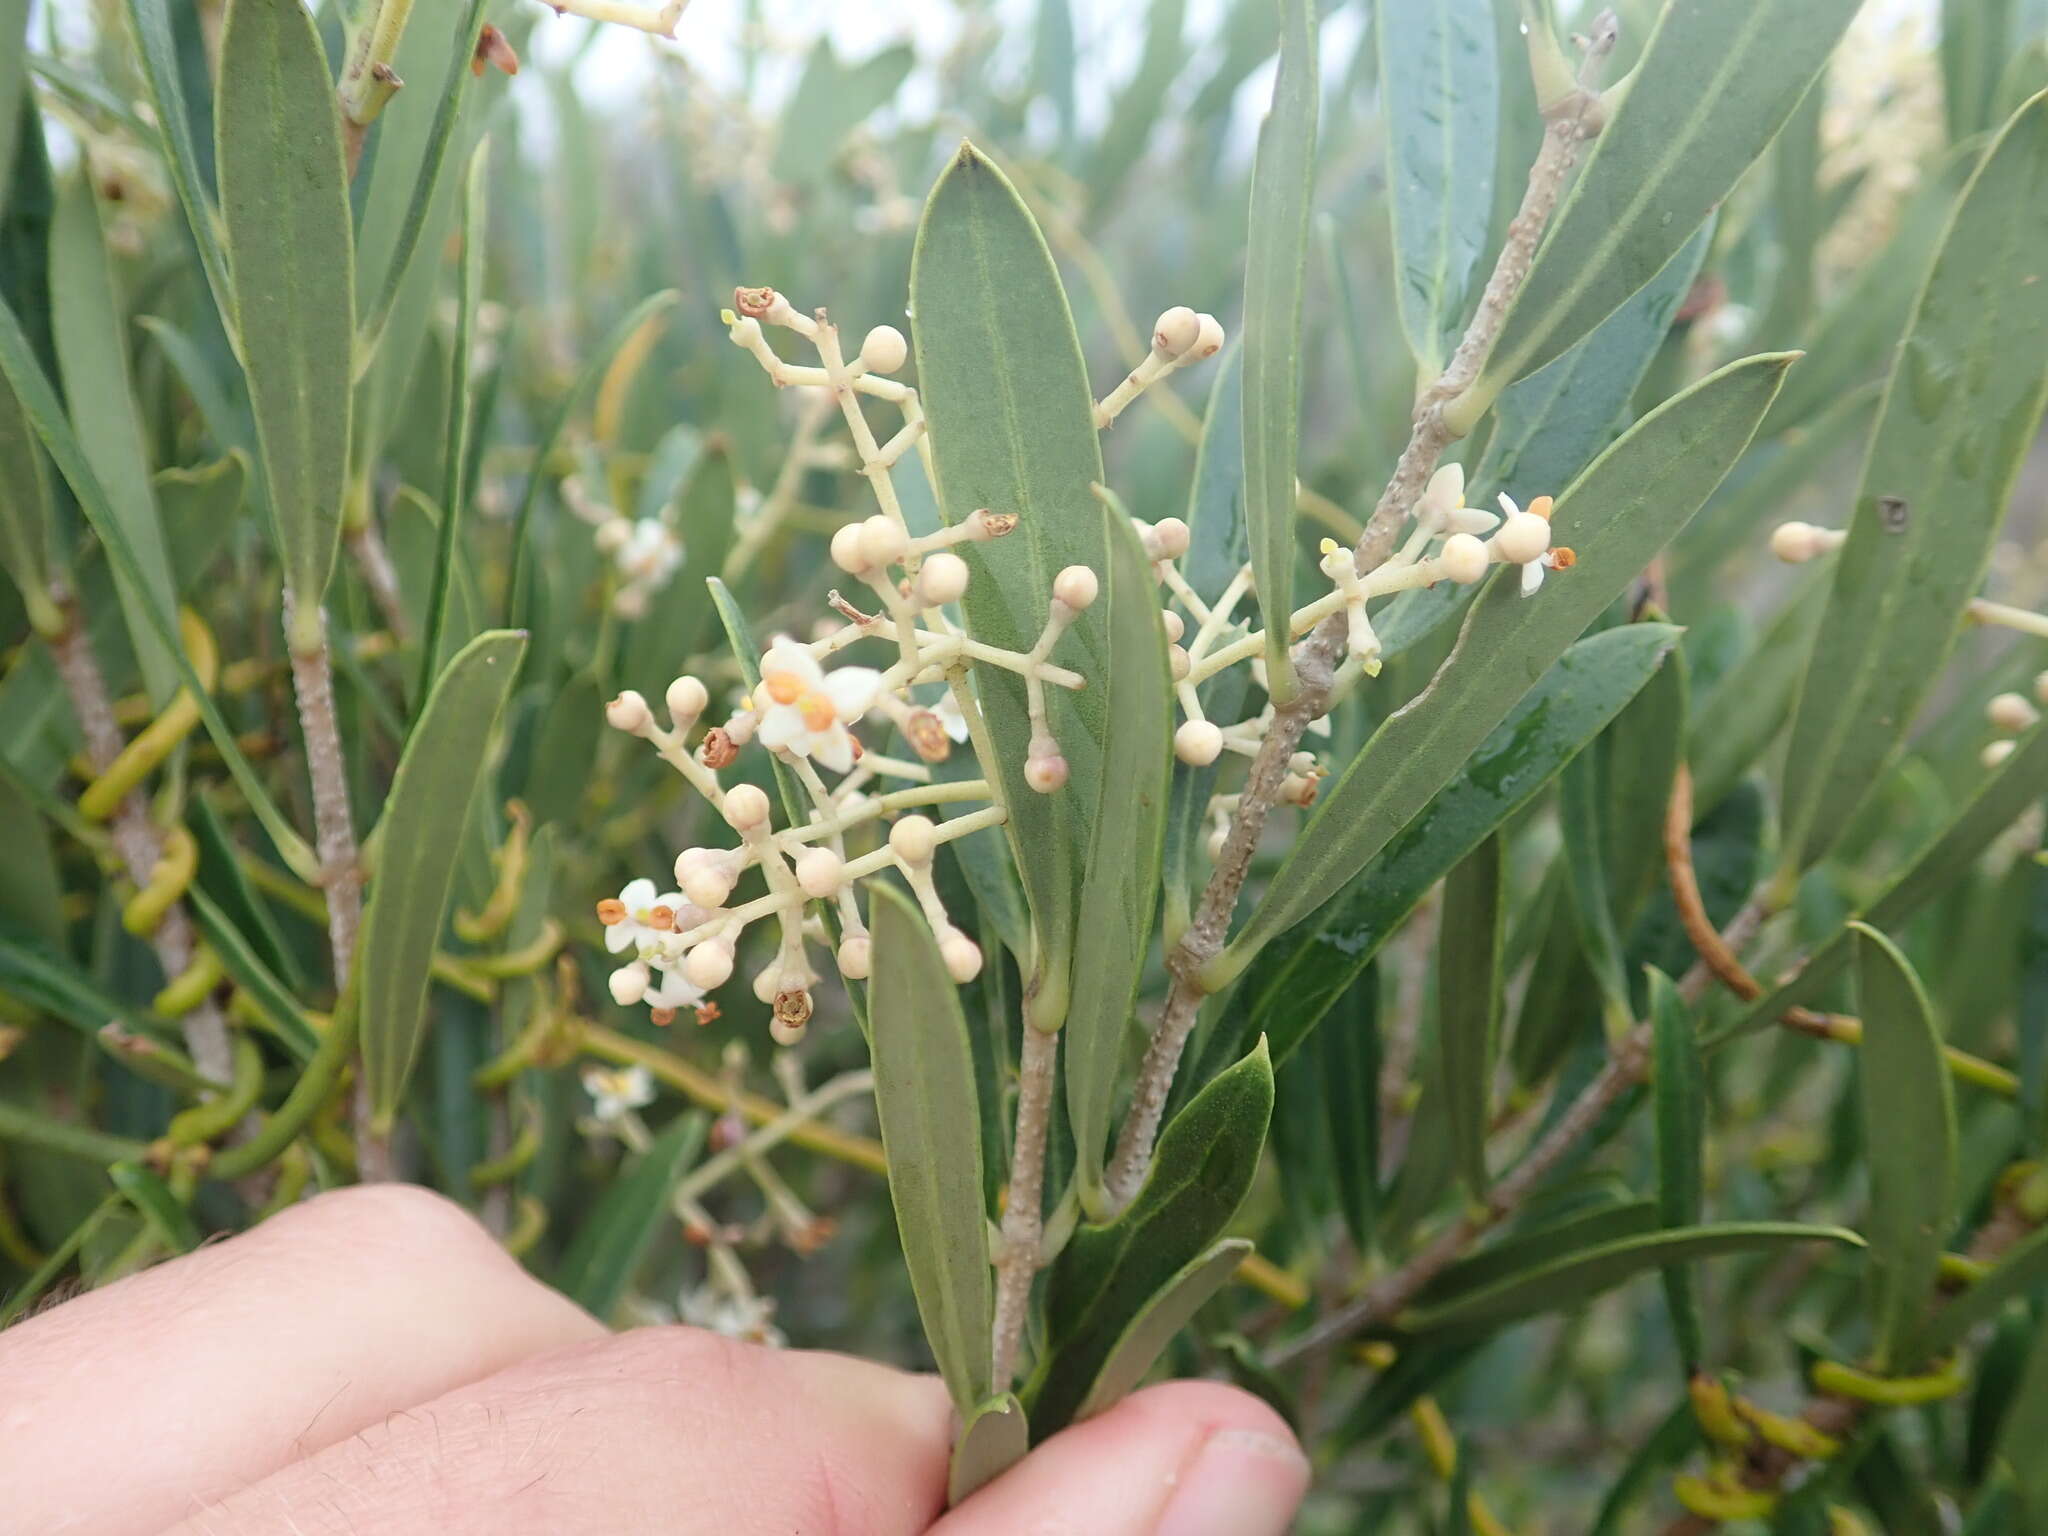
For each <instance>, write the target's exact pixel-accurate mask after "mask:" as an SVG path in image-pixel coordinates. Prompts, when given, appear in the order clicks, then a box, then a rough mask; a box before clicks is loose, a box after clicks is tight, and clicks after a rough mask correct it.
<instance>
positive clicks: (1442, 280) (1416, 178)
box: [1376, 0, 1519, 376]
mask: <svg viewBox="0 0 2048 1536" xmlns="http://www.w3.org/2000/svg"><path fill="white" fill-rule="evenodd" d="M1376 9H1377V20H1378V24H1379V54H1380V99H1381V101H1382V102H1383V103H1384V104H1385V111H1386V115H1387V185H1388V187H1389V188H1390V189H1391V191H1392V193H1393V196H1392V199H1391V202H1390V206H1391V208H1392V211H1393V218H1394V254H1395V257H1396V260H1397V262H1398V265H1399V270H1400V281H1399V291H1400V297H1401V329H1402V330H1403V331H1404V332H1406V333H1407V336H1408V345H1409V347H1410V348H1411V349H1412V350H1413V351H1414V353H1415V356H1416V359H1417V361H1418V362H1419V363H1420V364H1421V367H1422V372H1423V373H1424V375H1425V376H1427V375H1431V374H1435V373H1437V372H1440V371H1441V370H1442V368H1443V363H1444V358H1445V356H1446V355H1447V354H1446V352H1445V343H1446V339H1447V338H1448V337H1449V335H1450V334H1451V333H1452V332H1453V331H1455V330H1456V329H1457V327H1458V322H1459V319H1460V317H1461V315H1462V313H1463V309H1464V298H1465V294H1466V291H1467V289H1468V288H1469V287H1470V285H1471V281H1472V270H1473V268H1474V267H1475V266H1476V265H1477V264H1478V261H1479V256H1480V253H1481V252H1482V251H1483V250H1484V249H1485V246H1486V233H1487V223H1488V221H1489V220H1490V219H1491V218H1492V216H1493V162H1494V146H1495V142H1496V140H1497V139H1498V138H1499V136H1500V135H1499V114H1500V83H1499V62H1498V58H1497V53H1496V49H1495V34H1496V29H1495V26H1494V19H1493V7H1492V6H1491V5H1490V4H1488V3H1487V0H1442V3H1439V4H1433V5H1382V6H1379V7H1377V8H1376ZM1517 63H1519V61H1517Z"/></svg>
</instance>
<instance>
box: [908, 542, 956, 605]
mask: <svg viewBox="0 0 2048 1536" xmlns="http://www.w3.org/2000/svg"><path fill="white" fill-rule="evenodd" d="M967 576H968V571H967V562H966V561H965V560H962V559H961V558H960V557H959V556H958V555H954V554H948V553H947V552H946V551H945V550H940V551H939V552H938V553H937V554H935V555H926V556H925V557H924V564H923V565H921V566H919V567H918V568H917V595H918V596H919V597H921V598H923V599H924V601H925V602H927V603H930V604H932V605H933V606H937V605H939V604H941V603H957V602H959V601H960V597H961V594H962V593H964V592H966V590H967Z"/></svg>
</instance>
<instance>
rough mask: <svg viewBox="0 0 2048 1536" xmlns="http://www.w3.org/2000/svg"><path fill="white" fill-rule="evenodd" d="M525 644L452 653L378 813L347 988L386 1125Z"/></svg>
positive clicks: (495, 641) (421, 1023)
mask: <svg viewBox="0 0 2048 1536" xmlns="http://www.w3.org/2000/svg"><path fill="white" fill-rule="evenodd" d="M525 649H526V637H525V636H524V635H523V634H520V633H519V632H517V631H515V630H502V629H500V630H488V631H486V632H485V633H483V634H481V635H478V636H477V637H476V639H474V640H472V641H471V642H470V643H469V644H468V645H466V646H464V647H463V648H462V650H461V651H460V652H458V653H457V655H456V656H455V659H454V660H452V661H450V662H449V663H448V666H447V669H446V670H445V671H443V672H442V674H441V676H440V677H439V678H438V679H437V680H436V681H435V683H434V687H433V690H432V691H431V692H430V693H429V694H428V695H427V697H426V699H425V700H424V701H423V703H422V704H421V707H420V712H419V716H418V718H417V720H416V722H415V723H414V725H413V729H412V734H411V736H410V737H408V738H407V740H406V743H405V752H404V754H403V755H402V756H401V757H400V758H399V760H398V772H397V774H396V776H395V777H394V778H393V779H392V781H391V793H390V795H389V797H388V798H387V799H386V801H385V805H384V814H383V815H382V816H381V817H379V818H378V821H377V831H376V835H377V839H378V844H379V847H380V849H381V853H380V855H379V858H378V863H377V875H376V878H375V879H374V880H373V881H372V882H371V885H370V898H369V902H368V905H367V906H366V907H365V909H364V913H363V936H362V944H361V947H360V949H359V950H358V952H357V956H356V969H355V974H354V975H353V976H351V977H350V979H349V985H350V989H351V990H352V991H353V992H355V993H356V1003H355V1006H356V1007H357V1008H358V1010H359V1011H360V1013H361V1017H362V1051H363V1075H364V1079H365V1081H366V1083H367V1084H368V1088H369V1095H370V1104H371V1107H372V1110H373V1112H374V1114H375V1116H376V1119H377V1121H378V1122H379V1123H380V1124H381V1125H383V1126H387V1127H388V1126H389V1125H390V1123H391V1120H392V1117H393V1116H394V1115H396V1113H397V1111H398V1106H399V1104H400V1103H401V1101H402V1100H403V1098H404V1096H405V1084H406V1079H407V1078H408V1077H409V1076H410V1075H411V1073H412V1068H413V1063H414V1061H415V1060H417V1058H418V1056H419V1049H420V1042H421V1041H422V1040H423V1039H424V1038H425V1035H426V1029H427V985H428V979H429V971H430V969H431V967H432V964H433V959H434V950H435V947H436V946H437V945H438V944H439V943H440V942H441V930H442V929H443V928H444V927H445V926H446V925H447V922H448V908H449V904H450V899H451V897H452V896H453V893H454V889H455V872H456V857H457V854H458V853H459V851H460V849H461V846H462V841H463V832H464V830H465V829H466V828H467V826H468V825H469V816H470V806H471V804H472V802H473V801H474V800H475V798H476V794H477V791H478V790H479V788H481V786H482V784H483V781H484V778H485V770H486V768H487V767H488V766H489V764H490V752H489V743H490V739H491V734H492V731H493V730H494V729H495V727H496V725H497V721H498V716H499V714H500V712H501V711H502V710H503V709H504V707H505V697H506V695H507V694H508V693H509V692H510V691H511V688H512V680H513V678H514V677H515V676H516V675H517V674H518V671H519V658H520V654H521V653H522V652H523V651H524V650H525Z"/></svg>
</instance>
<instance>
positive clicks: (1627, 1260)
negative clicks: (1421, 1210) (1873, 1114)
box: [1394, 1221, 1863, 1333]
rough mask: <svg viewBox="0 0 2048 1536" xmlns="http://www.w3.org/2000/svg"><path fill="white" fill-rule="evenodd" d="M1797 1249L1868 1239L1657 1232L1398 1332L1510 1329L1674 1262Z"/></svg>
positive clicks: (1426, 1312) (1476, 1294) (1555, 1263)
mask: <svg viewBox="0 0 2048 1536" xmlns="http://www.w3.org/2000/svg"><path fill="white" fill-rule="evenodd" d="M1795 1243H1842V1244H1846V1245H1849V1246H1852V1247H1861V1246H1862V1244H1863V1240H1862V1239H1861V1238H1859V1237H1858V1236H1857V1235H1856V1234H1855V1233H1854V1232H1849V1231H1845V1230H1844V1229H1842V1228H1841V1227H1815V1226H1805V1225H1802V1224H1800V1223H1797V1222H1788V1221H1749V1222H1739V1221H1732V1222H1721V1223H1712V1224H1709V1225H1706V1226H1699V1227H1685V1228H1681V1229H1680V1230H1678V1231H1675V1232H1651V1233H1647V1234H1645V1235H1643V1236H1640V1237H1630V1238H1623V1239H1621V1240H1619V1241H1617V1242H1611V1243H1604V1244H1601V1245H1600V1246H1598V1247H1594V1248H1589V1249H1586V1250H1584V1251H1582V1252H1578V1253H1573V1254H1570V1255H1567V1256H1566V1257H1564V1258H1560V1259H1552V1260H1550V1261H1548V1262H1545V1263H1540V1264H1536V1265H1533V1266H1531V1267H1530V1268H1528V1269H1525V1270H1520V1271H1517V1272H1515V1273H1513V1274H1509V1275H1506V1276H1504V1277H1503V1278H1501V1279H1500V1280H1498V1281H1496V1282H1494V1283H1493V1284H1491V1285H1488V1286H1485V1287H1482V1288H1480V1289H1478V1290H1475V1291H1472V1292H1470V1293H1469V1294H1467V1295H1464V1296H1461V1297H1459V1298H1457V1299H1456V1300H1454V1301H1447V1302H1444V1303H1443V1304H1442V1305H1440V1306H1432V1307H1414V1308H1411V1309H1410V1310H1408V1311H1407V1312H1404V1313H1402V1314H1401V1315H1400V1316H1398V1317H1396V1318H1395V1319H1394V1329H1395V1331H1397V1332H1401V1333H1437V1332H1441V1331H1443V1330H1445V1329H1455V1328H1469V1327H1473V1326H1476V1325H1481V1324H1483V1325H1486V1326H1488V1327H1495V1328H1498V1327H1504V1326H1505V1325H1507V1324H1508V1323H1512V1322H1518V1321H1520V1320H1521V1319H1523V1318H1527V1317H1536V1316H1539V1315H1540V1314H1542V1313H1545V1312H1562V1311H1571V1310H1574V1309H1576V1308H1578V1307H1581V1306H1583V1305H1585V1303H1586V1302H1588V1301H1590V1300H1591V1299H1592V1298H1593V1297H1595V1296H1597V1295H1599V1294H1600V1293H1601V1292H1602V1291H1607V1290H1611V1289H1613V1288H1614V1287H1615V1286H1617V1285H1621V1284H1624V1283H1625V1282H1627V1281H1629V1280H1632V1279H1634V1278H1635V1277H1636V1276H1637V1275H1640V1274H1643V1273H1644V1272H1646V1271H1648V1270H1652V1269H1658V1268H1661V1267H1663V1266H1664V1265H1667V1264H1690V1263H1695V1262H1697V1261H1698V1260H1700V1259H1711V1258H1715V1257H1717V1256H1719V1255H1721V1254H1729V1253H1767V1252H1771V1251H1773V1250H1776V1249H1781V1248H1786V1247H1790V1246H1791V1245H1793V1244H1795Z"/></svg>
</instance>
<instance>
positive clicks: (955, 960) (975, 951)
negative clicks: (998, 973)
mask: <svg viewBox="0 0 2048 1536" xmlns="http://www.w3.org/2000/svg"><path fill="white" fill-rule="evenodd" d="M939 958H940V959H941V960H943V961H945V963H946V974H947V975H948V976H950V977H952V978H953V979H954V980H955V981H957V982H959V983H960V984H961V985H963V986H964V985H966V984H967V983H968V982H970V981H972V980H974V978H975V977H977V976H979V975H980V974H981V946H980V945H979V944H977V943H975V942H974V940H972V939H970V938H968V937H967V935H966V934H964V933H961V932H959V931H958V930H955V931H953V932H951V933H948V934H947V935H946V936H945V937H944V938H942V939H940V940H939Z"/></svg>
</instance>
